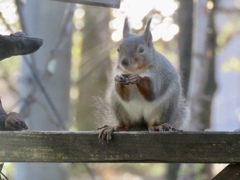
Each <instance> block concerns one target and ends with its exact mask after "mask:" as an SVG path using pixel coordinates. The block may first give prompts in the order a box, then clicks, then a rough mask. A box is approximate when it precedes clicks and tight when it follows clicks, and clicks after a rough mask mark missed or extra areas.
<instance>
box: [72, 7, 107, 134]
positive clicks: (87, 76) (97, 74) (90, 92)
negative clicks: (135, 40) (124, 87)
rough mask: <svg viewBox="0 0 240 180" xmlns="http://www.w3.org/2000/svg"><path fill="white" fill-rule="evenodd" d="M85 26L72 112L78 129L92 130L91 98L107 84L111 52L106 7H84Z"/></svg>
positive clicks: (102, 90) (92, 109) (92, 102)
mask: <svg viewBox="0 0 240 180" xmlns="http://www.w3.org/2000/svg"><path fill="white" fill-rule="evenodd" d="M84 9H85V19H84V22H85V26H84V29H83V32H82V33H83V35H82V37H83V41H82V47H81V49H82V54H81V64H80V80H79V92H80V95H79V99H78V106H77V109H76V113H77V114H76V117H77V122H76V123H77V127H78V129H83V130H86V129H95V128H96V127H97V126H98V125H99V122H95V121H94V115H93V114H94V113H93V112H94V111H95V107H94V106H93V105H94V97H96V96H99V95H101V96H104V93H105V91H106V85H107V78H106V73H107V70H108V69H109V67H110V60H109V50H110V49H111V45H110V44H111V42H110V32H109V26H108V23H109V19H110V12H109V9H108V8H101V7H92V6H84Z"/></svg>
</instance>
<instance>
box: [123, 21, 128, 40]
mask: <svg viewBox="0 0 240 180" xmlns="http://www.w3.org/2000/svg"><path fill="white" fill-rule="evenodd" d="M129 34H130V28H129V23H128V18H127V17H126V18H125V20H124V26H123V38H126V37H127V36H128V35H129Z"/></svg>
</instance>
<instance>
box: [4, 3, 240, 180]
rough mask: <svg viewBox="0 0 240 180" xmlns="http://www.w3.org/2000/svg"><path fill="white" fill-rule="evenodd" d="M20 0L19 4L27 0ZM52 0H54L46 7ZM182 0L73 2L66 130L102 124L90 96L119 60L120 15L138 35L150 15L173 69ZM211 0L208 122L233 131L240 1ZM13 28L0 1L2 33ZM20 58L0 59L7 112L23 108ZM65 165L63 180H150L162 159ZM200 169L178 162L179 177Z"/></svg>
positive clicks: (13, 19)
mask: <svg viewBox="0 0 240 180" xmlns="http://www.w3.org/2000/svg"><path fill="white" fill-rule="evenodd" d="M18 1H19V2H21V3H22V4H23V6H24V4H26V3H28V1H30V0H18ZM198 1H201V0H198ZM198 1H196V2H195V3H197V2H198ZM58 3H59V2H54V1H53V2H51V5H52V6H54V5H55V4H58ZM180 3H181V1H180V0H168V1H164V0H148V1H147V3H146V1H144V0H122V1H121V8H120V9H109V8H103V7H92V6H86V5H76V6H75V7H74V8H75V9H74V14H73V18H72V22H73V30H72V34H71V36H72V46H71V59H69V61H71V70H70V72H69V73H70V79H71V81H70V90H69V102H70V107H69V119H67V120H66V121H67V126H68V129H69V130H94V129H96V128H97V127H98V125H101V124H102V123H103V122H101V121H100V120H99V119H96V118H95V117H94V116H93V114H94V113H93V112H94V100H93V97H94V96H98V95H100V96H105V95H106V92H107V87H108V82H109V77H111V64H112V63H114V62H116V61H117V51H116V49H117V46H118V44H119V41H120V40H121V38H122V28H123V21H124V18H125V17H126V16H128V17H129V21H130V24H131V27H132V30H133V31H134V32H136V33H141V31H142V30H143V29H144V25H145V22H146V20H147V18H148V17H150V16H151V17H153V20H152V26H151V29H152V34H153V40H154V44H155V47H156V49H157V50H158V51H160V52H161V53H162V54H164V55H165V56H166V57H167V58H168V59H169V60H170V61H171V62H172V63H173V64H174V66H176V68H178V66H179V56H178V54H179V43H178V35H179V32H180V31H181V29H180V27H179V19H178V17H179V12H178V10H179V6H180ZM211 3H212V1H210V0H209V1H206V4H205V6H206V7H207V8H210V9H212V8H213V4H211ZM216 4H217V9H216V11H215V12H216V14H215V18H214V21H215V25H216V32H217V37H216V42H217V45H216V47H214V48H215V49H216V59H215V61H216V64H215V68H216V80H217V84H218V89H217V91H216V93H215V95H214V100H213V103H212V112H211V127H207V128H212V129H214V130H226V131H232V130H235V129H237V128H239V120H240V93H239V92H240V91H239V89H240V53H239V52H240V51H239V49H238V48H239V45H240V44H239V42H240V23H239V16H240V2H239V1H238V0H230V1H228V2H227V3H226V1H225V2H224V0H219V1H218V2H217V3H216ZM67 7H68V6H66V8H67ZM43 13H44V11H43ZM205 13H207V12H205ZM192 18H194V17H193V15H192ZM195 23H196V22H195ZM45 28H48V27H45ZM16 31H22V29H21V22H20V18H19V14H18V11H17V3H16V1H14V0H0V34H2V35H7V34H10V33H13V32H16ZM48 31H49V33H50V34H51V33H55V32H52V31H51V29H48ZM28 35H29V36H31V34H28ZM189 38H190V37H189ZM189 49H192V47H189ZM36 53H38V52H36ZM193 54H194V53H193ZM49 56H50V55H49ZM21 63H24V62H23V60H22V57H20V56H18V57H11V58H9V59H8V60H4V61H2V62H1V63H0V92H1V93H0V96H1V98H2V100H3V106H4V108H5V109H6V110H7V111H8V112H9V111H12V110H16V111H21V103H23V101H25V99H23V98H22V97H21V96H20V95H19V87H18V82H19V81H21V73H22V72H21ZM55 63H57V62H55V61H54V60H53V61H49V63H48V64H47V66H46V71H48V72H53V73H54V68H55V66H56V65H55ZM199 68H201V67H199ZM40 78H41V81H44V80H45V78H44V77H42V76H40ZM63 86H64V85H63ZM27 123H28V121H27ZM30 130H31V129H30ZM43 130H44V129H43ZM14 167H15V166H14V164H12V163H5V166H4V169H3V172H4V174H6V175H7V176H8V177H9V179H13V178H14V179H18V177H14V172H15V168H14ZM69 169H70V170H69V173H68V174H69V175H68V176H69V177H68V179H69V180H78V179H103V180H105V179H106V180H108V179H114V180H115V179H116V180H118V179H123V180H125V179H126V180H127V179H131V180H142V179H148V180H151V179H152V180H155V179H167V177H166V173H167V169H168V167H167V166H166V164H146V163H142V164H134V163H133V164H128V163H118V164H109V163H103V164H102V163H91V164H72V165H71V167H70V168H69ZM189 169H190V170H189ZM203 169H204V165H202V164H199V165H196V166H194V167H193V168H184V167H183V168H181V172H180V173H179V174H180V175H179V178H178V179H181V178H182V179H187V178H186V176H185V175H184V174H191V177H192V179H207V176H206V175H205V174H204V172H203ZM218 171H219V169H217V170H215V169H213V174H216V173H217V172H218ZM193 172H194V173H193ZM192 174H194V175H192ZM190 179H191V178H190Z"/></svg>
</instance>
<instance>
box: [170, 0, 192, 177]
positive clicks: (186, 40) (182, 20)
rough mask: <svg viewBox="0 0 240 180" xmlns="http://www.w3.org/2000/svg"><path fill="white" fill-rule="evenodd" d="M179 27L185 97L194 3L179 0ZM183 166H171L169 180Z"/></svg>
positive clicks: (184, 93)
mask: <svg viewBox="0 0 240 180" xmlns="http://www.w3.org/2000/svg"><path fill="white" fill-rule="evenodd" d="M178 25H179V28H180V31H179V34H178V51H179V52H178V55H179V64H180V67H179V68H180V72H181V80H182V88H183V95H184V97H185V98H186V97H187V93H188V86H189V79H190V71H191V59H192V48H191V47H192V31H193V1H192V0H188V1H186V0H179V9H178ZM180 165H181V164H178V163H174V164H169V165H168V169H167V174H166V179H167V180H176V179H177V177H178V171H179V168H180Z"/></svg>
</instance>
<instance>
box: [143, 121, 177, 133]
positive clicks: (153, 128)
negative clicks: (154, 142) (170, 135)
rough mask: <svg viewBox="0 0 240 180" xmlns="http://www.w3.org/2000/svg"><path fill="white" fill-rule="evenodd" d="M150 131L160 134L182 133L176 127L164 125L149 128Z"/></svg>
mask: <svg viewBox="0 0 240 180" xmlns="http://www.w3.org/2000/svg"><path fill="white" fill-rule="evenodd" d="M148 130H149V131H160V132H165V131H182V130H178V129H176V128H175V127H172V126H171V125H169V124H167V123H164V124H161V125H159V126H152V127H149V128H148Z"/></svg>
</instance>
